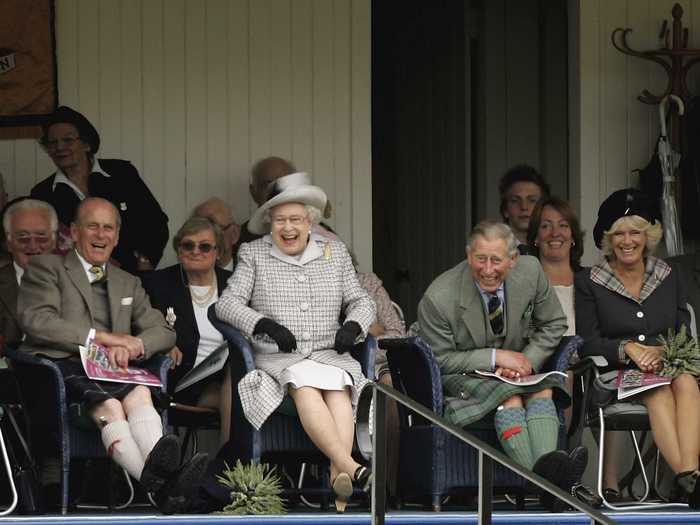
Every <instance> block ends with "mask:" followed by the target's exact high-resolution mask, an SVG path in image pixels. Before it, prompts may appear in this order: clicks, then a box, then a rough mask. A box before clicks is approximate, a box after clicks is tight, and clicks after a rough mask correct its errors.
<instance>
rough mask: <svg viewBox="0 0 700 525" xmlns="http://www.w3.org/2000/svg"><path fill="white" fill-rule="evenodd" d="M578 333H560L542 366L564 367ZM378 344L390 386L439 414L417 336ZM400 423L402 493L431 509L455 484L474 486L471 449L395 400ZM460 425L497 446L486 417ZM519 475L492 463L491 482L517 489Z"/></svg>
mask: <svg viewBox="0 0 700 525" xmlns="http://www.w3.org/2000/svg"><path fill="white" fill-rule="evenodd" d="M581 343H582V340H581V338H579V337H577V336H574V337H565V338H564V339H563V340H562V342H561V344H560V345H559V348H558V350H557V352H556V353H555V354H554V355H553V356H552V358H551V360H550V361H549V362H548V363H547V366H546V367H545V369H546V370H560V371H564V370H566V369H567V368H568V365H569V359H570V358H571V356H572V355H573V354H574V353H575V352H576V351H577V350H578V348H579V347H580V345H581ZM379 344H380V346H381V347H382V348H385V349H386V350H387V351H388V357H389V367H390V369H391V377H392V381H393V384H394V388H396V389H397V390H399V391H400V392H402V393H404V394H406V395H408V396H409V397H411V398H412V399H414V400H416V401H418V402H419V403H421V404H422V405H424V406H426V407H427V408H429V409H430V410H432V411H433V412H434V413H435V414H437V415H439V416H442V415H443V393H442V382H441V380H440V368H439V367H438V364H437V361H436V360H435V356H434V355H433V351H432V349H431V348H430V346H429V345H427V344H426V343H425V342H424V341H423V340H422V339H421V338H420V337H409V338H404V339H382V340H381V341H380V343H379ZM399 418H400V422H401V441H400V447H401V451H400V454H401V460H400V462H399V491H400V493H401V496H402V498H403V499H404V500H405V499H410V498H412V497H416V496H429V497H430V500H431V504H432V507H433V510H435V511H439V510H440V509H441V502H442V498H443V497H444V496H446V495H448V494H449V493H450V492H452V491H454V490H455V489H468V488H474V489H475V488H477V487H478V480H479V473H478V468H479V462H478V453H477V450H476V449H474V448H472V447H471V446H470V445H467V444H466V443H463V442H462V441H460V440H458V439H457V438H455V437H454V436H452V435H451V434H448V433H447V432H446V431H444V430H442V429H441V428H439V427H437V426H435V425H433V424H432V423H430V422H429V421H426V420H425V419H423V418H422V417H420V416H418V415H417V414H412V413H411V412H410V411H409V410H408V409H406V408H405V407H404V406H403V405H401V404H399ZM560 420H561V421H562V425H561V427H560V432H559V438H560V444H563V441H564V439H565V435H564V426H563V415H562V414H560ZM466 430H467V431H468V432H471V433H472V434H473V435H474V436H475V437H477V438H479V439H481V440H482V441H485V442H486V443H488V444H490V445H492V446H495V447H498V448H500V444H499V442H498V438H497V436H496V432H495V430H494V428H493V423H492V418H490V417H487V418H484V419H482V420H481V421H477V422H475V423H473V424H471V425H469V426H468V427H467V428H466ZM525 483H526V482H525V480H524V479H523V478H521V477H520V476H518V475H517V474H515V473H513V472H512V471H511V470H509V469H507V468H505V467H503V466H501V465H500V464H496V465H495V467H494V487H498V488H508V489H522V488H524V487H525Z"/></svg>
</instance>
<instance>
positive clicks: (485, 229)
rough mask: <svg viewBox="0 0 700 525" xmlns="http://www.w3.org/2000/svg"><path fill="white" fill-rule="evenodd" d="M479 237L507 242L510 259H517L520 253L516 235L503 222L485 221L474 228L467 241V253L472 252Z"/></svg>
mask: <svg viewBox="0 0 700 525" xmlns="http://www.w3.org/2000/svg"><path fill="white" fill-rule="evenodd" d="M478 237H483V238H484V239H489V240H493V239H501V240H503V241H505V242H506V248H507V250H508V256H509V257H515V255H516V254H517V253H518V240H517V239H516V238H515V234H514V233H513V230H511V229H510V226H508V225H507V224H505V223H503V222H497V221H492V220H485V221H481V222H480V223H479V224H477V225H476V226H474V229H473V230H472V231H471V233H470V234H469V239H468V240H467V251H469V252H471V251H472V250H473V249H474V244H475V243H476V239H477V238H478Z"/></svg>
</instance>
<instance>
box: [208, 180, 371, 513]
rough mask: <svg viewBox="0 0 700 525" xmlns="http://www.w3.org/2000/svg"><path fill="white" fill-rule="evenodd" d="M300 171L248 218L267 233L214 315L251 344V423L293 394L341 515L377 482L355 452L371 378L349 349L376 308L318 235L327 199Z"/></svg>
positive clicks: (246, 253)
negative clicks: (355, 493)
mask: <svg viewBox="0 0 700 525" xmlns="http://www.w3.org/2000/svg"><path fill="white" fill-rule="evenodd" d="M298 175H299V176H300V177H299V178H297V177H293V176H288V177H284V179H283V180H282V179H278V180H277V181H276V182H275V183H274V184H273V185H272V187H271V193H270V195H271V198H270V199H269V200H268V201H267V202H265V203H264V204H262V205H261V206H260V208H258V210H257V211H256V212H255V214H254V215H253V217H252V218H251V219H250V221H249V223H248V228H249V229H250V231H251V232H253V233H259V234H263V233H266V235H265V236H264V237H262V238H261V239H258V240H255V241H253V242H250V243H246V244H243V245H242V246H241V248H240V251H239V260H238V264H237V266H236V271H235V273H234V274H233V276H232V277H231V279H230V280H229V282H228V286H227V288H226V290H225V291H224V293H223V294H222V295H221V298H220V299H219V302H218V303H217V306H216V313H217V315H218V317H219V319H221V320H223V321H225V322H228V323H230V324H231V325H233V326H234V327H235V328H237V329H238V330H240V331H241V332H242V333H244V334H245V335H247V336H248V337H250V338H251V339H252V346H253V350H254V352H255V364H256V367H257V369H256V370H254V371H252V372H250V373H249V374H247V375H246V376H245V377H244V378H243V379H242V380H241V383H240V384H239V388H238V390H239V395H240V397H241V403H242V405H243V410H244V412H245V416H246V419H248V421H249V422H250V423H251V424H252V425H253V426H254V427H255V428H260V427H261V426H262V424H263V423H264V422H265V420H266V419H267V417H268V416H269V415H270V414H271V413H272V412H273V411H274V410H275V409H276V408H277V407H278V406H279V404H280V403H281V402H282V400H283V398H284V395H285V394H289V395H290V396H291V398H292V399H293V400H294V403H295V405H296V408H297V412H298V413H299V418H300V420H301V423H302V426H303V427H304V430H305V431H306V433H307V434H308V435H309V437H310V438H311V441H313V442H314V444H315V445H316V446H317V447H318V448H319V450H321V452H323V453H324V454H325V455H326V456H327V457H328V459H329V460H330V465H331V480H332V484H333V490H334V491H335V494H336V509H337V510H338V512H343V511H344V510H345V506H346V504H347V501H348V499H349V498H350V496H351V495H352V490H353V482H355V483H356V484H357V485H359V486H360V487H361V488H362V489H364V490H368V489H369V485H370V483H371V472H370V471H369V469H367V468H366V467H363V466H362V465H360V464H358V463H357V462H356V461H355V460H354V459H353V458H352V455H351V452H352V445H353V437H354V410H355V408H356V407H357V401H358V398H359V395H360V392H361V390H362V388H363V387H364V386H365V383H366V381H367V380H366V378H365V377H364V376H363V375H362V371H361V369H360V365H359V363H358V362H357V361H355V360H354V359H353V358H352V357H351V356H350V353H349V351H350V349H351V348H352V346H353V345H354V343H355V342H356V341H357V340H358V339H360V338H362V337H364V336H366V334H367V329H368V328H369V326H370V325H371V324H372V322H373V321H374V318H375V315H376V308H375V305H374V302H373V301H372V299H371V298H370V297H369V296H368V295H367V293H366V292H365V291H364V290H363V288H362V287H361V286H360V284H359V282H358V280H357V276H356V273H355V269H354V267H353V264H352V260H351V259H350V255H349V254H348V251H347V249H346V248H345V246H344V245H343V244H342V243H341V242H339V241H336V240H332V239H329V238H327V237H324V236H322V235H319V234H317V233H314V232H313V231H312V229H313V225H314V224H315V223H317V222H318V221H319V219H320V217H321V212H322V210H323V209H324V208H325V206H326V203H327V198H326V194H325V193H324V191H323V190H322V189H321V188H319V187H317V186H312V185H310V184H308V179H307V178H306V177H305V174H298ZM302 175H304V177H302ZM341 315H344V321H343V323H342V325H341V324H340V321H339V319H340V318H341Z"/></svg>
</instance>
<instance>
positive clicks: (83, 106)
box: [59, 0, 110, 130]
mask: <svg viewBox="0 0 700 525" xmlns="http://www.w3.org/2000/svg"><path fill="white" fill-rule="evenodd" d="M99 6H100V4H99V3H98V2H94V1H93V0H79V2H78V18H77V27H70V28H65V29H63V30H64V31H75V32H77V33H78V48H77V53H76V54H77V56H78V100H77V104H76V105H77V108H76V109H78V110H79V111H80V112H81V113H83V114H84V115H85V116H86V117H87V118H88V119H90V121H91V122H92V123H93V124H94V126H95V127H96V128H97V129H98V130H101V128H102V126H101V125H100V103H99V96H100V91H99V77H100V44H101V42H100V17H99ZM106 67H110V65H106ZM59 97H60V93H59Z"/></svg>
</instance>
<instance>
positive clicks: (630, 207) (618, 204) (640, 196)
mask: <svg viewBox="0 0 700 525" xmlns="http://www.w3.org/2000/svg"><path fill="white" fill-rule="evenodd" d="M631 215H638V216H639V217H641V218H643V219H645V220H647V221H649V222H650V223H651V224H654V223H655V222H656V221H657V220H661V217H660V215H659V207H658V206H656V205H655V204H654V202H653V201H652V200H651V199H650V198H649V197H648V196H647V195H646V194H645V193H642V192H641V191H639V190H636V189H634V188H625V189H624V190H617V191H616V192H613V193H612V194H611V195H610V196H609V197H608V198H607V199H605V200H604V201H603V204H601V205H600V208H599V209H598V220H597V221H596V223H595V228H593V239H594V240H595V245H596V246H597V247H598V248H601V247H602V245H603V234H604V233H605V232H606V231H608V230H610V228H612V225H613V224H615V221H617V220H618V219H619V218H620V217H626V216H631Z"/></svg>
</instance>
